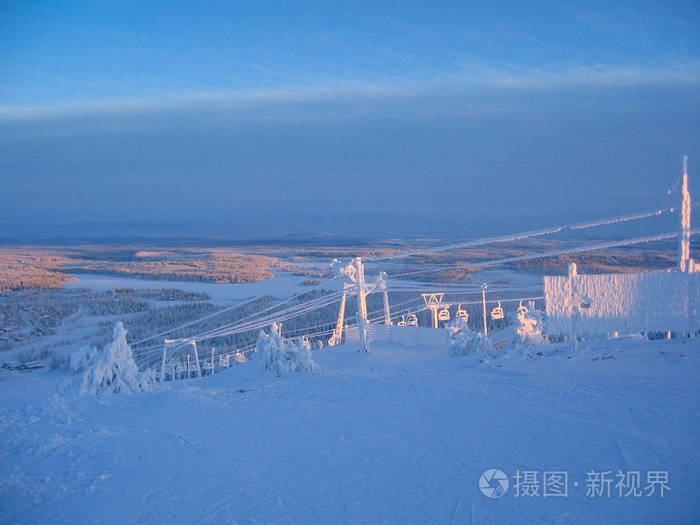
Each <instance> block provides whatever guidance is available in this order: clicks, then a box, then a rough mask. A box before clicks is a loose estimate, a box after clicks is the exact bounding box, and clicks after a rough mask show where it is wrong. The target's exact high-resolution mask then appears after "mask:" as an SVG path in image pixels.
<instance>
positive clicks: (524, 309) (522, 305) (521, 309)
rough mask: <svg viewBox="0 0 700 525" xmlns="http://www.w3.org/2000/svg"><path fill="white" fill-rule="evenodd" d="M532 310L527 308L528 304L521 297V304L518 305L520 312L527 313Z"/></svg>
mask: <svg viewBox="0 0 700 525" xmlns="http://www.w3.org/2000/svg"><path fill="white" fill-rule="evenodd" d="M529 311H530V310H528V309H527V306H525V305H524V304H523V300H522V299H520V305H518V313H519V314H523V315H525V314H526V313H528V312H529Z"/></svg>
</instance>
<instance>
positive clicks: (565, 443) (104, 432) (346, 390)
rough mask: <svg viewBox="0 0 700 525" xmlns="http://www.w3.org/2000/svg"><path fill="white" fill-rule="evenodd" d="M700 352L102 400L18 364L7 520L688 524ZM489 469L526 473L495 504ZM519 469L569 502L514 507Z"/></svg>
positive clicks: (9, 416) (325, 371) (662, 344)
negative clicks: (607, 489)
mask: <svg viewBox="0 0 700 525" xmlns="http://www.w3.org/2000/svg"><path fill="white" fill-rule="evenodd" d="M699 350H700V341H699V340H698V339H676V340H671V341H644V340H639V339H632V338H621V339H618V340H611V341H600V342H591V343H585V344H581V345H580V347H579V348H578V349H573V348H571V347H569V346H566V345H553V346H548V347H537V348H535V349H532V348H530V349H528V350H524V349H508V350H506V351H504V352H503V354H502V355H501V356H500V357H499V358H498V359H495V360H493V361H491V362H489V363H480V364H476V365H474V364H472V365H469V364H468V362H467V360H465V359H463V358H448V357H447V349H446V348H422V347H412V348H411V347H401V346H395V347H389V346H382V345H379V344H377V345H374V347H373V348H372V349H371V351H370V353H369V354H368V355H362V354H360V353H359V352H357V349H356V348H351V347H335V348H330V349H326V350H322V351H317V352H314V354H313V357H314V360H316V362H317V363H318V364H319V366H320V369H321V371H320V372H319V373H315V374H296V375H293V376H286V377H282V378H276V377H273V376H270V375H263V374H261V373H260V372H259V370H258V368H257V366H256V363H249V364H246V365H242V366H238V367H235V368H232V369H230V370H229V371H227V372H223V373H221V374H218V375H216V376H214V377H208V378H204V379H201V380H192V381H189V382H186V381H181V382H176V383H174V384H167V385H165V386H162V387H160V388H158V389H157V390H156V391H155V392H150V393H142V394H112V395H98V396H78V395H76V394H74V393H73V391H70V390H69V392H68V393H64V394H58V393H56V392H58V391H59V388H58V385H59V384H61V383H62V382H64V381H65V380H66V377H67V376H66V375H64V374H61V373H59V372H56V371H48V370H43V371H40V372H35V373H31V374H18V373H10V372H5V371H3V372H0V393H1V395H2V399H3V406H2V408H1V409H0V433H1V436H2V439H0V523H90V522H94V523H144V524H145V523H189V524H211V523H246V524H247V523H250V524H253V523H372V524H375V523H402V524H404V523H528V524H533V523H570V522H572V521H573V522H576V523H601V522H609V523H642V522H643V523H690V522H693V520H696V519H697V517H698V516H699V515H700V504H699V503H698V498H697V496H696V491H697V489H698V488H700V437H699V436H700V433H699V432H698V431H699V430H700V425H699V424H698V417H697V406H698V401H699V396H698V386H697V385H698V377H700V376H699V372H700V355H698V351H699ZM526 352H529V353H530V354H532V356H533V358H523V354H524V353H526ZM538 352H540V353H541V354H542V355H541V356H539V355H537V353H538ZM489 468H499V469H501V470H503V471H504V472H506V473H507V474H508V475H509V476H510V478H511V479H510V482H511V488H510V489H509V491H508V492H507V493H506V494H505V495H504V496H503V497H502V498H500V499H497V500H490V499H487V498H486V497H484V496H483V495H482V494H481V492H480V491H479V489H478V479H479V476H480V474H481V473H482V472H483V471H484V470H486V469H489ZM591 469H595V470H597V471H605V470H612V471H613V472H616V471H617V470H618V469H621V470H623V471H624V470H640V471H642V472H643V473H644V472H646V471H648V470H668V471H669V485H670V486H671V491H670V492H668V493H667V494H666V496H665V497H664V498H663V499H661V498H658V497H652V498H637V499H624V498H619V497H617V496H616V495H614V496H612V497H611V498H595V499H592V498H587V497H586V496H585V479H586V472H588V471H589V470H591ZM516 470H521V471H522V470H538V471H540V472H542V471H545V470H566V471H568V472H569V497H568V498H542V497H539V498H516V497H514V495H513V487H512V484H513V479H512V476H513V475H514V474H515V471H516ZM574 481H577V482H578V483H579V486H578V487H574V486H573V485H572V484H573V482H574ZM613 490H614V489H613Z"/></svg>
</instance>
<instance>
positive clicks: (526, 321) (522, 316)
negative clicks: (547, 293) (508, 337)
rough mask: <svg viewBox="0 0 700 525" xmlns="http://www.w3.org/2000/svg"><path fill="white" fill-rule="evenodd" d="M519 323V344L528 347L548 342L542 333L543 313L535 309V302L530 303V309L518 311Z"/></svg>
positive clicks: (517, 330) (517, 332)
mask: <svg viewBox="0 0 700 525" xmlns="http://www.w3.org/2000/svg"><path fill="white" fill-rule="evenodd" d="M518 322H519V323H520V325H519V326H518V328H517V329H516V334H517V335H518V339H519V341H518V342H519V343H521V344H524V345H526V346H529V345H538V344H542V343H544V342H545V341H546V339H545V337H544V334H543V333H542V312H540V311H539V310H536V309H535V304H534V302H532V301H530V304H529V308H522V307H521V308H519V309H518Z"/></svg>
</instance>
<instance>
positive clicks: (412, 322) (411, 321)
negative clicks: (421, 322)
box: [408, 314, 418, 326]
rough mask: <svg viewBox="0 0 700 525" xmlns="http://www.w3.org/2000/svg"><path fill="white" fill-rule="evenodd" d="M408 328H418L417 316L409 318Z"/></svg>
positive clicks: (413, 315)
mask: <svg viewBox="0 0 700 525" xmlns="http://www.w3.org/2000/svg"><path fill="white" fill-rule="evenodd" d="M408 326H418V316H417V315H416V314H410V315H409V316H408Z"/></svg>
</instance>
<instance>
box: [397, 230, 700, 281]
mask: <svg viewBox="0 0 700 525" xmlns="http://www.w3.org/2000/svg"><path fill="white" fill-rule="evenodd" d="M698 233H700V229H695V230H691V231H690V235H697V234H698ZM677 237H678V232H671V233H660V234H656V235H649V236H646V237H633V238H630V239H623V240H620V241H607V242H603V243H596V244H589V245H586V246H579V247H575V248H563V249H560V250H552V251H548V252H540V253H534V254H530V255H520V256H516V257H504V258H501V259H492V260H490V261H482V262H475V263H472V264H470V265H469V266H446V267H445V268H439V269H431V270H419V271H414V272H407V273H404V274H398V275H393V276H390V277H399V276H401V277H403V276H405V275H413V274H417V273H428V272H435V271H441V270H443V269H446V268H460V269H469V270H471V269H474V268H483V267H486V266H499V265H501V264H506V263H511V262H518V261H529V260H533V259H543V258H547V257H557V256H560V255H570V254H574V253H584V252H589V251H597V250H604V249H607V248H617V247H622V246H633V245H635V244H642V243H646V242H656V241H665V240H669V239H675V238H677Z"/></svg>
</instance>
